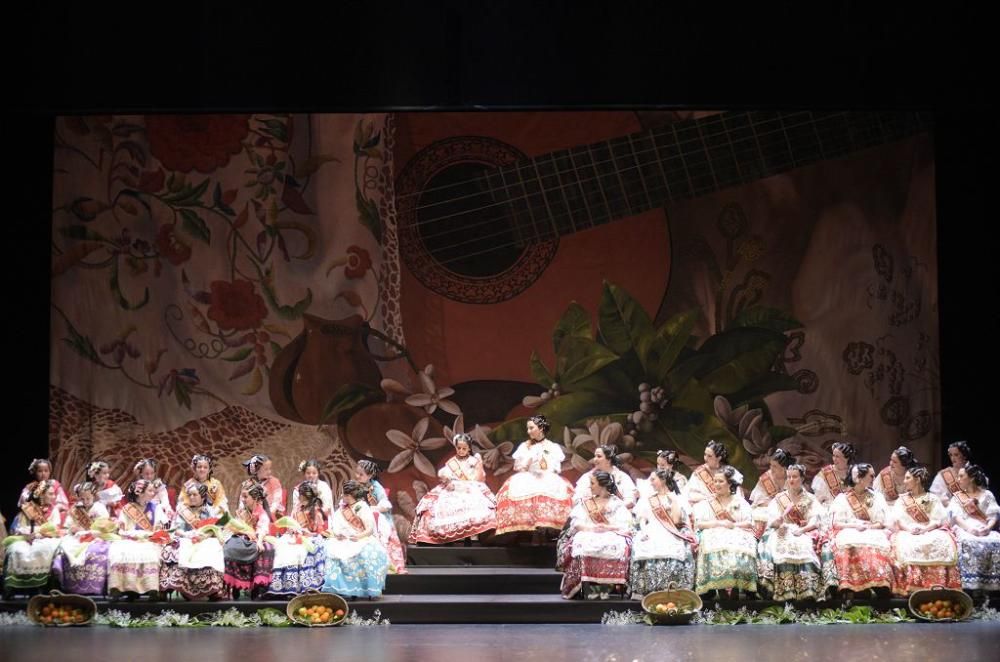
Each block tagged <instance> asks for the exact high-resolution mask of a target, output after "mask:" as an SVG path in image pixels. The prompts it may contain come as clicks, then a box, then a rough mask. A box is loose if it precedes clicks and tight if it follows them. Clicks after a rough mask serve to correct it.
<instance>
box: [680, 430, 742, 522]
mask: <svg viewBox="0 0 1000 662" xmlns="http://www.w3.org/2000/svg"><path fill="white" fill-rule="evenodd" d="M704 458H705V463H704V464H703V465H701V466H700V467H698V468H697V469H695V470H694V471H692V472H691V479H690V480H688V484H687V492H685V493H684V498H685V499H687V502H688V503H689V504H691V506H692V507H693V506H694V505H695V504H696V503H698V502H699V501H704V500H705V499H714V498H715V496H716V495H715V487H714V484H715V477H714V475H715V472H717V471H720V470H721V469H724V468H725V467H728V466H730V465H729V464H728V461H729V449H727V448H726V445H725V444H723V443H722V442H721V441H715V440H714V439H713V440H711V441H709V442H708V443H707V444H706V445H705V455H704ZM733 480H735V481H737V483H738V484H739V485H742V484H743V474H741V473H740V472H739V471H738V470H737V469H736V467H733ZM740 492H741V494H740V499H741V500H743V501H745V499H743V494H742V490H740Z"/></svg>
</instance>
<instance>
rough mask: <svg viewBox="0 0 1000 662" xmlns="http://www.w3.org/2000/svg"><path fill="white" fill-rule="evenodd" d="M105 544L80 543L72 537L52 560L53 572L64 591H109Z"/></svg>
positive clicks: (65, 541)
mask: <svg viewBox="0 0 1000 662" xmlns="http://www.w3.org/2000/svg"><path fill="white" fill-rule="evenodd" d="M108 547H109V544H108V542H107V541H104V540H94V541H92V542H89V543H81V542H80V541H78V540H77V539H76V538H74V537H72V536H67V537H66V538H63V545H62V547H61V548H60V549H59V552H58V553H57V554H56V557H55V560H54V561H53V562H52V574H54V575H55V576H56V580H57V581H58V582H59V585H60V586H61V587H62V590H63V591H64V592H66V593H76V594H77V595H105V594H106V593H107V592H108Z"/></svg>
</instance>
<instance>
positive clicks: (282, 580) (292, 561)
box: [267, 481, 327, 597]
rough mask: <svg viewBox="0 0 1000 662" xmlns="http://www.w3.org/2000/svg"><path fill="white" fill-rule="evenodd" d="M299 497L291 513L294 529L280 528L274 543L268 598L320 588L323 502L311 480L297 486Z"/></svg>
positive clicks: (323, 526)
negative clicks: (280, 531)
mask: <svg viewBox="0 0 1000 662" xmlns="http://www.w3.org/2000/svg"><path fill="white" fill-rule="evenodd" d="M298 494H299V499H298V508H297V509H296V510H295V511H294V512H293V513H292V519H294V520H295V523H296V526H295V527H294V528H293V527H286V528H283V529H282V533H281V535H280V536H278V538H277V542H275V543H274V566H273V570H272V573H271V585H270V588H269V589H268V591H267V592H268V594H269V595H271V596H280V597H289V596H294V595H297V594H299V593H305V592H306V591H311V590H319V589H320V587H322V586H323V573H324V571H325V570H326V565H325V559H326V555H325V552H324V551H323V537H322V535H323V533H324V532H325V531H326V530H327V519H326V514H325V513H324V512H323V499H322V498H321V497H320V495H319V489H318V488H317V487H316V483H313V482H311V481H304V482H302V483H299V489H298ZM280 524H282V522H280V521H279V525H280Z"/></svg>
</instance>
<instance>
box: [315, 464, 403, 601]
mask: <svg viewBox="0 0 1000 662" xmlns="http://www.w3.org/2000/svg"><path fill="white" fill-rule="evenodd" d="M367 499H368V487H367V486H365V485H362V484H361V483H359V482H357V481H353V480H349V481H347V482H346V483H344V498H343V501H342V502H341V506H340V507H339V508H338V509H337V510H335V511H334V513H333V517H332V519H331V520H330V529H329V531H327V533H326V536H327V538H328V539H327V541H326V543H325V545H324V548H325V550H326V577H325V579H324V581H323V590H324V591H326V592H328V593H336V594H337V595H340V596H343V597H352V598H362V597H364V598H370V599H373V598H377V597H378V596H380V595H382V591H383V590H385V576H386V573H387V572H388V569H389V558H388V556H386V553H385V547H383V546H382V544H381V543H380V542H379V540H378V538H377V537H376V535H375V518H374V516H373V513H372V510H371V508H370V507H369V506H368V503H367Z"/></svg>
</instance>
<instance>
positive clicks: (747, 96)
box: [0, 0, 1000, 518]
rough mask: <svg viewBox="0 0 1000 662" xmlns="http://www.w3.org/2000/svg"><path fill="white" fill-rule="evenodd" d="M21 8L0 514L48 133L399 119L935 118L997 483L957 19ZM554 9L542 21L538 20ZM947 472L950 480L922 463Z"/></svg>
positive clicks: (988, 129) (969, 112)
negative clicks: (597, 111) (919, 113)
mask: <svg viewBox="0 0 1000 662" xmlns="http://www.w3.org/2000/svg"><path fill="white" fill-rule="evenodd" d="M139 4H140V3H131V4H130V5H123V6H122V7H121V8H119V9H115V8H104V7H102V8H97V7H95V6H91V5H92V3H78V4H74V5H71V6H69V7H68V8H58V9H57V8H56V6H55V5H53V6H43V3H25V4H23V5H21V6H19V7H18V8H16V9H6V10H5V15H6V16H5V24H6V26H7V30H6V32H7V42H6V43H5V46H6V50H7V51H8V52H7V57H6V58H5V65H6V66H5V73H6V79H7V80H6V83H7V85H6V88H7V90H8V94H6V95H5V97H6V99H7V101H6V102H4V105H5V106H6V112H5V122H4V131H3V138H4V145H5V146H6V149H5V150H4V155H5V157H6V158H5V159H4V168H5V170H4V174H5V177H4V184H5V186H4V188H3V192H4V194H5V195H4V201H5V203H6V204H5V205H4V210H3V211H4V214H3V216H2V220H0V223H2V226H0V227H2V228H3V237H4V238H5V241H6V242H7V246H8V248H7V251H6V256H5V263H4V274H3V275H4V279H3V285H4V300H5V302H6V307H5V308H6V310H5V315H4V318H5V319H4V321H3V324H2V326H3V328H4V341H5V342H4V345H3V347H4V350H5V351H4V352H3V356H4V358H5V359H6V360H5V363H6V365H5V369H4V370H3V371H2V372H0V384H3V387H4V388H3V394H4V400H3V405H4V408H3V409H4V413H5V414H6V418H7V420H8V425H7V427H6V431H5V433H4V436H3V446H2V448H3V454H2V458H3V463H2V466H3V469H2V473H0V477H2V479H0V509H2V511H3V512H4V514H6V515H7V516H8V518H10V517H11V516H12V515H13V514H14V503H15V502H16V499H17V493H18V491H19V490H20V489H21V487H22V486H23V484H24V483H25V482H26V481H27V480H28V475H27V473H26V468H27V466H28V463H29V462H30V461H31V459H32V458H33V457H44V456H45V455H46V454H47V445H48V437H47V431H46V427H47V420H48V384H49V380H48V369H47V362H48V349H49V335H48V324H49V306H48V295H49V278H48V273H49V247H48V243H49V233H50V224H51V215H50V211H49V210H50V199H51V177H52V172H51V169H52V139H51V131H52V117H53V116H55V115H57V114H63V113H97V112H100V113H110V112H119V113H121V112H136V113H141V112H164V111H175V112H176V111H199V110H214V111H249V110H271V111H338V110H375V109H388V108H457V109H470V110H471V109H475V108H480V107H487V108H513V107H518V108H577V107H590V108H593V107H617V108H635V107H671V108H677V107H691V108H710V107H719V108H722V107H756V108H848V109H851V108H921V109H928V110H933V111H934V112H935V113H936V119H935V142H936V153H937V187H938V191H937V204H938V216H937V218H938V232H939V247H938V253H939V259H940V265H939V273H940V309H939V312H940V323H941V334H940V339H941V376H942V401H943V402H942V404H943V415H942V422H943V435H944V441H945V443H946V444H947V443H948V442H951V441H954V440H956V439H968V440H970V441H971V443H972V444H973V448H974V450H975V451H976V454H977V456H978V458H977V459H979V460H980V461H981V463H982V464H984V465H985V466H986V468H987V471H988V472H989V473H990V475H992V476H994V477H997V478H998V480H1000V460H998V453H997V451H996V445H995V443H994V440H993V438H992V434H991V432H992V425H993V421H992V414H993V413H994V411H993V410H992V406H991V405H989V404H988V400H989V399H990V397H991V396H990V395H989V394H990V392H991V391H990V387H991V386H992V385H993V383H994V382H995V380H996V375H997V368H998V361H997V351H996V346H995V345H996V343H997V337H998V333H997V331H998V323H997V320H998V315H997V312H996V305H997V302H998V297H997V295H996V284H995V280H996V276H995V274H996V271H997V270H996V268H995V262H996V255H997V251H996V250H995V248H994V247H995V246H996V244H997V238H996V237H997V233H996V230H995V226H996V210H995V207H994V204H993V195H992V192H993V190H994V176H995V175H996V174H997V167H996V162H995V160H994V153H995V150H994V146H995V145H996V139H995V134H996V131H997V128H998V122H997V117H996V114H995V110H996V109H995V107H994V106H993V105H992V104H991V102H990V101H989V99H991V98H992V97H993V96H994V94H995V90H994V89H993V87H994V86H995V84H996V70H995V50H994V48H992V45H993V44H995V37H994V36H993V35H991V34H989V33H988V31H989V30H990V26H991V25H992V24H991V22H990V21H989V20H987V17H986V13H985V11H986V10H985V9H978V8H966V7H963V6H962V4H963V3H952V6H951V7H950V8H948V9H942V8H941V7H940V6H938V7H934V6H933V5H929V8H927V9H921V8H919V6H918V5H917V4H916V3H912V4H908V5H898V6H894V7H893V6H890V7H871V6H870V4H871V3H861V2H839V3H824V7H822V8H814V7H807V6H803V5H810V4H813V3H801V2H778V3H746V4H747V5H750V6H746V5H744V6H743V7H741V8H738V9H737V8H728V7H725V6H724V5H717V4H715V3H696V4H697V8H694V7H681V6H665V5H674V4H676V3H661V2H655V3H654V2H648V3H628V2H625V3H622V2H618V3H614V5H613V6H612V4H611V3H602V4H604V5H607V6H606V7H603V8H602V7H597V8H590V7H587V6H585V5H584V3H582V2H547V3H528V2H524V3H515V2H510V3H501V2H496V1H494V2H489V3H474V2H458V1H453V2H426V1H422V2H418V3H407V4H402V3H400V4H399V5H398V6H397V5H395V4H393V3H378V6H377V7H373V6H370V5H373V4H375V3H361V2H348V1H343V0H341V2H338V3H332V4H336V8H334V9H332V10H324V11H323V12H321V13H317V12H316V10H311V9H310V10H302V9H299V8H298V6H297V5H295V4H294V3H260V2H244V3H241V4H240V5H239V6H230V5H231V4H232V3H226V2H214V3H212V7H211V8H195V9H191V8H184V7H183V6H181V5H182V3H176V4H175V5H169V4H167V3H157V4H158V6H157V7H155V8H139ZM539 5H541V6H539ZM921 459H924V460H933V461H932V462H931V464H938V463H939V462H940V461H942V460H943V455H942V458H921Z"/></svg>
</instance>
